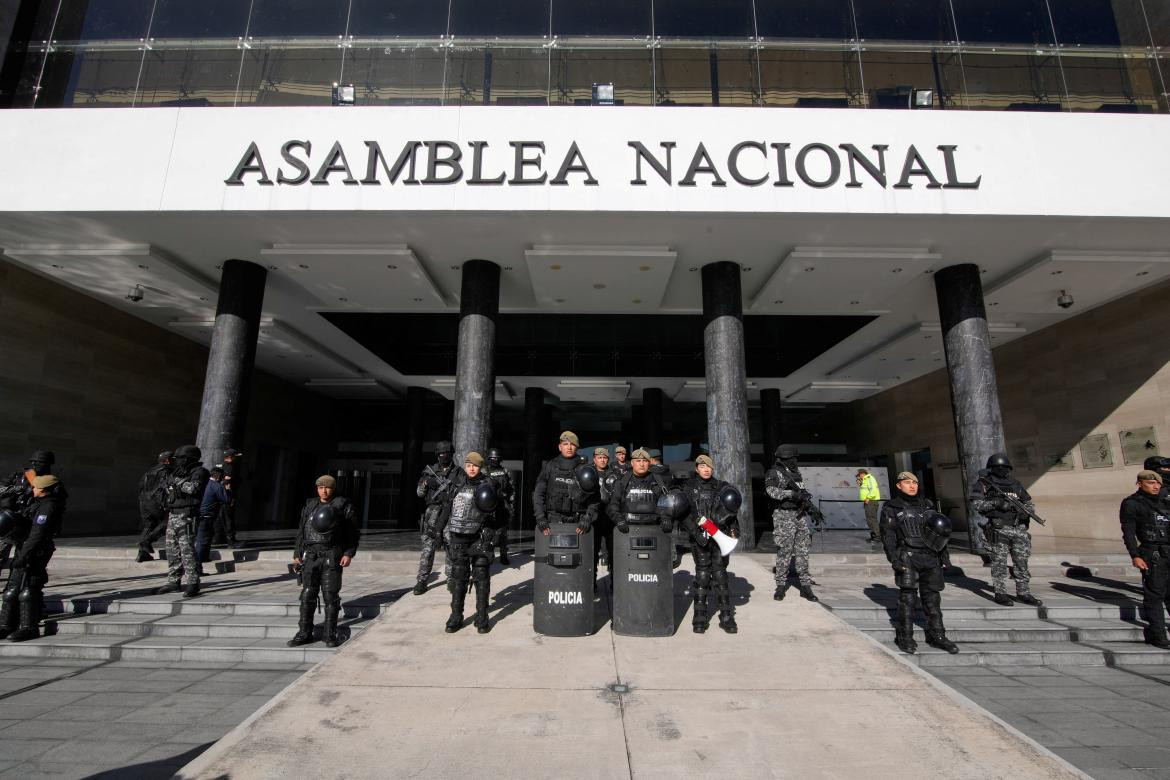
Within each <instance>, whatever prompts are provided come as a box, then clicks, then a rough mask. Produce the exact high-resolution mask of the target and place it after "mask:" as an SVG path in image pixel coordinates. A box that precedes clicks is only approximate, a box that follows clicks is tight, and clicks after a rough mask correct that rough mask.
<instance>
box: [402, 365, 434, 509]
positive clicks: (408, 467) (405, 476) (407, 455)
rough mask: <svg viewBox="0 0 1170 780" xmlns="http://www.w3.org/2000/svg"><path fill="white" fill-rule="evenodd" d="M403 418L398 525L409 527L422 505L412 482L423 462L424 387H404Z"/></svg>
mask: <svg viewBox="0 0 1170 780" xmlns="http://www.w3.org/2000/svg"><path fill="white" fill-rule="evenodd" d="M405 413H406V419H404V420H403V423H404V425H403V436H402V473H401V475H400V477H399V480H400V481H399V491H400V492H399V494H398V495H399V496H401V498H402V500H401V501H400V502H399V509H398V525H399V526H400V527H402V528H413V527H414V526H415V525H416V521H417V519H418V515H419V513H420V512H421V511H422V508H421V507H420V506H419V505H418V496H416V495H415V493H414V489H415V485H417V484H418V478H419V475H420V474H422V470H423V466H424V465H425V464H424V463H423V439H424V438H425V436H426V433H425V431H426V419H427V389H426V388H425V387H417V386H416V387H408V388H406V412H405Z"/></svg>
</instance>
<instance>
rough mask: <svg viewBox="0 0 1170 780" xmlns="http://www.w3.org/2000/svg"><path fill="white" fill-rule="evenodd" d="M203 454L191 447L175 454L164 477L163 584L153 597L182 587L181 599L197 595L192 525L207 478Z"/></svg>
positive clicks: (184, 446)
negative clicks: (172, 465) (164, 546)
mask: <svg viewBox="0 0 1170 780" xmlns="http://www.w3.org/2000/svg"><path fill="white" fill-rule="evenodd" d="M202 456H203V453H202V452H200V451H199V448H198V447H196V446H195V445H194V444H184V445H183V446H182V447H179V448H178V449H176V450H175V457H174V468H173V469H172V470H171V472H170V474H168V475H167V479H166V483H165V485H164V490H165V492H166V497H165V498H164V499H163V509H164V510H166V513H167V533H166V539H167V581H166V584H165V585H163V586H162V587H161V588H159V589H157V590H156V591H155V593H160V594H161V593H171V592H172V591H176V590H178V589H179V584H180V582H181V583H182V586H183V597H184V598H191V597H192V596H197V595H199V562H198V561H197V560H196V559H195V522H196V518H197V517H198V515H199V508H200V506H201V505H202V504H203V493H204V492H205V491H206V489H207V480H209V479H210V478H211V474H210V473H209V472H208V471H207V469H205V468H203V464H202V463H201V462H200V458H201V457H202Z"/></svg>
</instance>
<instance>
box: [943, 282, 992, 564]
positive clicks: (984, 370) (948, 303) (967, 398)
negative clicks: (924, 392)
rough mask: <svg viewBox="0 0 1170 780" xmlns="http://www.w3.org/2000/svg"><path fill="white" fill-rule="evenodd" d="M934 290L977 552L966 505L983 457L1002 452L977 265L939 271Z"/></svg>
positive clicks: (973, 542)
mask: <svg viewBox="0 0 1170 780" xmlns="http://www.w3.org/2000/svg"><path fill="white" fill-rule="evenodd" d="M934 287H935V293H936V295H937V297H938V314H939V320H940V322H941V323H942V333H943V350H944V352H945V353H946V359H947V373H948V375H949V376H950V382H951V411H952V413H953V415H954V419H955V440H956V442H957V443H958V447H959V463H960V465H961V466H962V474H963V496H964V500H963V503H964V506H965V507H966V511H967V520H968V522H967V527H968V533H969V534H970V536H971V546H972V548H973V549H977V548H979V547H981V546H982V538H981V537H980V536H979V535H977V534H974V533H973V531H974V528H975V524H974V522H973V519H974V517H975V513H974V512H973V511H972V510H971V503H970V501H968V500H967V499H968V497H969V496H970V495H971V489H970V486H971V485H972V484H974V481H975V478H976V474H977V472H978V471H979V469H981V468H983V466H984V464H985V463H986V462H987V458H988V456H990V455H991V454H992V453H994V452H1003V451H1004V436H1003V417H1002V416H1001V414H1000V409H999V387H998V385H997V383H996V378H995V362H994V360H993V359H992V356H991V334H990V332H989V331H988V328H987V311H986V309H985V308H984V306H983V287H982V285H981V284H980V282H979V266H977V265H973V264H970V263H967V264H964V265H952V266H950V267H948V268H944V269H942V270H941V271H939V272H937V273H936V274H935V275H934Z"/></svg>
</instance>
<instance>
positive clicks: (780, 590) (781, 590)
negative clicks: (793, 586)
mask: <svg viewBox="0 0 1170 780" xmlns="http://www.w3.org/2000/svg"><path fill="white" fill-rule="evenodd" d="M786 595H788V583H787V582H786V583H784V584H783V585H777V586H776V592H775V593H773V594H772V598H774V599H776V600H777V601H783V600H784V597H785V596H786Z"/></svg>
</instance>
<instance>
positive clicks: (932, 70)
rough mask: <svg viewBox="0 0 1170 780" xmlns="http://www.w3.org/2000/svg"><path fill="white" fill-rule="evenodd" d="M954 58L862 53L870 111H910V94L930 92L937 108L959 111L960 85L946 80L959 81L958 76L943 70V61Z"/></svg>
mask: <svg viewBox="0 0 1170 780" xmlns="http://www.w3.org/2000/svg"><path fill="white" fill-rule="evenodd" d="M955 57H957V55H947V54H941V53H936V52H890V51H880V52H879V51H865V50H862V52H861V71H862V73H863V74H864V75H865V88H866V90H867V91H868V92H869V105H870V107H871V108H909V107H910V94H911V91H912V90H915V89H932V90H934V93H935V94H934V105H935V107H936V108H951V107H953V108H959V107H960V102H959V94H960V92H961V88H962V83H961V81H959V82H956V83H954V84H952V83H950V82H949V81H948V76H950V77H953V78H955V79H958V78H959V76H960V73H959V72H958V71H957V70H952V71H951V72H948V71H947V70H946V69H945V68H944V67H943V61H944V60H946V59H948V58H955ZM956 64H957V62H956Z"/></svg>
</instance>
